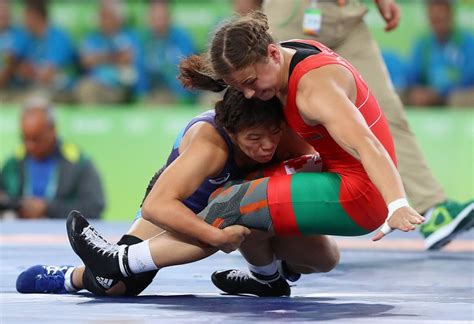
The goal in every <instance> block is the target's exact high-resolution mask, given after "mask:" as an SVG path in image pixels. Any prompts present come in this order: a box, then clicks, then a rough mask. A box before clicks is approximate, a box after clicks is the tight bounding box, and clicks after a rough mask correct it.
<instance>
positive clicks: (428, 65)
mask: <svg viewBox="0 0 474 324" xmlns="http://www.w3.org/2000/svg"><path fill="white" fill-rule="evenodd" d="M426 14H427V18H428V22H429V27H430V29H429V32H427V33H426V34H425V35H422V36H421V37H419V38H418V39H416V40H415V42H414V44H413V46H412V50H411V54H410V56H409V57H408V58H403V57H401V56H399V55H397V54H396V53H394V52H388V51H387V52H384V53H383V57H384V60H385V63H386V65H387V68H388V70H389V72H390V76H391V79H392V82H393V84H394V86H395V88H396V90H397V91H398V93H399V94H400V96H401V98H402V100H403V101H404V102H405V104H407V105H410V106H414V107H422V106H445V105H447V106H455V107H474V60H473V59H472V58H473V57H474V36H473V34H472V33H470V32H469V31H468V30H465V29H463V28H462V27H460V26H457V25H456V20H455V15H454V14H455V7H454V4H453V2H452V1H450V0H429V1H426Z"/></svg>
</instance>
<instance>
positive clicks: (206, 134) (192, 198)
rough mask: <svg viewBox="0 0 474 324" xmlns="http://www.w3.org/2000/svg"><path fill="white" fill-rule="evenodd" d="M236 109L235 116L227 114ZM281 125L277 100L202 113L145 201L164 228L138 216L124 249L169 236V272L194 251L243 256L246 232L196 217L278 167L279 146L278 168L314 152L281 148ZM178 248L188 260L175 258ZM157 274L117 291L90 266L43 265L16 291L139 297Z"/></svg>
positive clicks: (23, 277)
mask: <svg viewBox="0 0 474 324" xmlns="http://www.w3.org/2000/svg"><path fill="white" fill-rule="evenodd" d="M230 106H231V108H232V109H228V108H229V107H230ZM238 107H240V108H241V109H238ZM229 112H232V113H230V114H229ZM283 120H284V117H283V112H282V107H281V104H280V103H279V102H278V100H276V99H275V100H272V101H267V102H265V101H260V100H258V99H251V100H248V99H246V98H245V97H244V96H243V95H242V94H241V93H239V92H237V91H235V90H232V89H229V90H228V91H227V92H226V94H225V95H224V99H223V100H222V101H220V102H218V103H217V104H216V107H215V111H207V112H204V113H202V114H200V115H199V116H197V117H195V118H193V119H192V120H191V121H190V122H189V123H188V125H187V126H186V127H185V128H184V129H183V131H182V132H181V133H180V134H179V135H178V137H177V139H176V141H175V144H174V146H173V149H172V151H171V153H170V156H169V158H168V161H167V163H166V165H165V166H164V167H163V168H162V169H161V170H159V171H158V172H157V173H156V174H155V175H154V177H153V178H152V180H151V181H150V184H149V185H148V188H147V191H146V194H145V197H148V198H147V201H148V202H149V203H148V204H146V205H145V206H144V208H145V209H148V210H145V212H144V215H145V214H147V213H148V214H149V213H153V215H157V216H158V218H159V219H158V221H159V224H160V227H158V226H156V225H154V224H152V223H151V222H149V221H147V220H146V219H144V218H143V217H142V210H141V209H140V211H139V213H138V214H137V217H136V220H135V222H134V223H133V225H132V227H131V228H130V230H129V231H128V233H127V234H126V235H124V236H123V237H122V238H121V239H120V241H119V242H118V245H122V244H126V245H130V246H131V247H133V245H135V244H137V243H140V242H142V241H143V240H147V239H150V238H152V237H155V236H156V235H158V234H162V233H163V232H164V230H168V232H167V233H165V234H164V235H161V236H162V237H163V239H162V240H160V242H161V243H160V244H163V255H162V257H163V260H167V261H166V262H168V263H169V264H177V263H179V261H180V260H179V258H180V256H181V255H187V257H188V256H189V254H187V251H186V246H187V245H186V244H188V243H192V244H201V245H202V246H209V247H215V248H218V249H220V250H222V251H224V252H230V251H233V250H235V249H237V248H238V247H239V245H240V243H241V242H242V241H243V239H244V237H245V236H246V235H247V234H248V233H249V230H248V229H247V228H245V227H242V226H230V227H226V228H224V229H219V228H218V227H219V226H211V225H209V224H207V223H206V222H205V221H203V220H202V219H200V218H198V217H196V214H197V213H199V212H200V211H201V210H202V209H204V208H205V207H206V205H207V203H208V199H209V196H210V194H211V193H212V192H213V191H214V190H215V189H217V188H218V187H220V186H222V185H223V184H224V183H226V182H229V181H232V180H236V179H239V178H242V177H243V175H244V174H246V173H247V172H249V171H252V170H253V169H255V168H256V167H257V166H259V165H260V166H261V164H262V163H267V162H270V161H272V160H273V159H274V158H275V152H276V150H277V144H279V143H280V146H279V151H281V152H284V153H282V154H279V159H280V160H284V159H287V158H289V157H292V156H299V155H301V154H303V153H308V146H307V145H306V144H305V143H304V142H301V141H300V142H295V139H294V138H293V136H292V135H291V133H290V134H288V135H285V136H284V138H283V139H282V140H281V141H280V139H281V135H282V129H284V128H285V126H284V124H283ZM289 143H291V146H290V144H289ZM280 148H281V149H280ZM150 206H152V207H151V209H152V210H151V211H150ZM85 216H87V215H85ZM145 217H146V216H145ZM182 242H184V244H182ZM180 248H181V249H182V250H183V253H182V254H181V253H177V251H178V250H179V249H180ZM166 253H169V255H167V254H166ZM156 272H157V271H148V272H145V273H141V274H137V275H132V276H129V277H127V278H124V279H122V282H120V283H119V284H116V282H115V281H114V280H111V279H108V278H103V277H100V276H96V275H94V274H93V273H92V272H91V271H90V270H89V268H86V267H84V266H79V267H72V266H71V267H69V266H66V267H52V266H43V265H37V266H33V267H31V268H29V269H27V270H25V271H24V272H22V273H21V274H20V276H19V277H18V279H17V290H18V291H19V292H22V293H30V292H34V293H41V292H44V293H65V292H75V291H77V290H80V289H83V288H85V289H87V290H89V291H91V292H93V293H95V294H98V295H105V294H113V295H137V294H139V293H140V292H141V291H143V290H144V289H145V288H146V287H147V286H148V285H149V284H150V283H151V281H152V280H153V278H154V276H155V275H156Z"/></svg>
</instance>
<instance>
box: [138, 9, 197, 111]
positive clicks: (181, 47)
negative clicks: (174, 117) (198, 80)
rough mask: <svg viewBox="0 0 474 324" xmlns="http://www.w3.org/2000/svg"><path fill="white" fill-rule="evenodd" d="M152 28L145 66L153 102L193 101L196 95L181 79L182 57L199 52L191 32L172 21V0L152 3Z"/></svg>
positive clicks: (146, 40) (146, 48)
mask: <svg viewBox="0 0 474 324" xmlns="http://www.w3.org/2000/svg"><path fill="white" fill-rule="evenodd" d="M148 24H149V26H150V27H149V30H148V31H147V32H146V34H145V40H144V44H145V70H146V75H147V80H148V82H149V83H150V96H149V99H150V101H151V102H153V103H165V104H172V103H183V102H184V103H189V102H194V101H195V97H196V95H195V94H194V93H192V92H190V91H188V90H185V89H184V88H183V86H182V85H181V83H180V82H179V81H178V79H177V75H178V64H179V61H180V60H181V58H182V57H185V56H188V55H190V54H192V53H194V52H195V47H194V44H193V41H192V39H191V36H190V35H189V34H188V33H187V32H186V30H184V29H183V28H180V27H178V26H175V25H173V24H172V22H171V16H170V8H169V5H168V1H166V0H155V1H152V2H151V4H150V10H149V16H148Z"/></svg>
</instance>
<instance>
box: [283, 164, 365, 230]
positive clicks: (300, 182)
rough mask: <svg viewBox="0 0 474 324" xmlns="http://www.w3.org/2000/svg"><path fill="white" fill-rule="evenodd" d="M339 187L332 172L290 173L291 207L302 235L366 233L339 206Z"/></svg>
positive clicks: (339, 182) (338, 180)
mask: <svg viewBox="0 0 474 324" xmlns="http://www.w3.org/2000/svg"><path fill="white" fill-rule="evenodd" d="M340 187H341V178H340V176H339V175H337V174H335V173H296V174H294V175H293V176H292V180H291V199H292V202H293V210H294V213H295V217H296V223H297V224H298V228H299V229H300V231H301V233H302V234H303V235H314V234H327V235H343V236H355V235H363V234H367V233H368V232H367V231H366V230H365V229H363V228H361V227H360V226H358V225H357V224H356V223H354V221H353V220H352V219H351V217H350V216H349V215H348V214H347V213H346V212H345V210H344V209H343V208H342V206H341V203H340V201H339V191H340Z"/></svg>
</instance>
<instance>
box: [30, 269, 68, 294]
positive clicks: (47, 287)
mask: <svg viewBox="0 0 474 324" xmlns="http://www.w3.org/2000/svg"><path fill="white" fill-rule="evenodd" d="M45 269H46V271H47V272H46V273H44V274H39V275H37V276H36V284H35V286H36V289H37V290H38V291H43V292H59V291H63V290H65V288H64V273H63V272H62V271H61V268H59V267H45Z"/></svg>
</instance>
